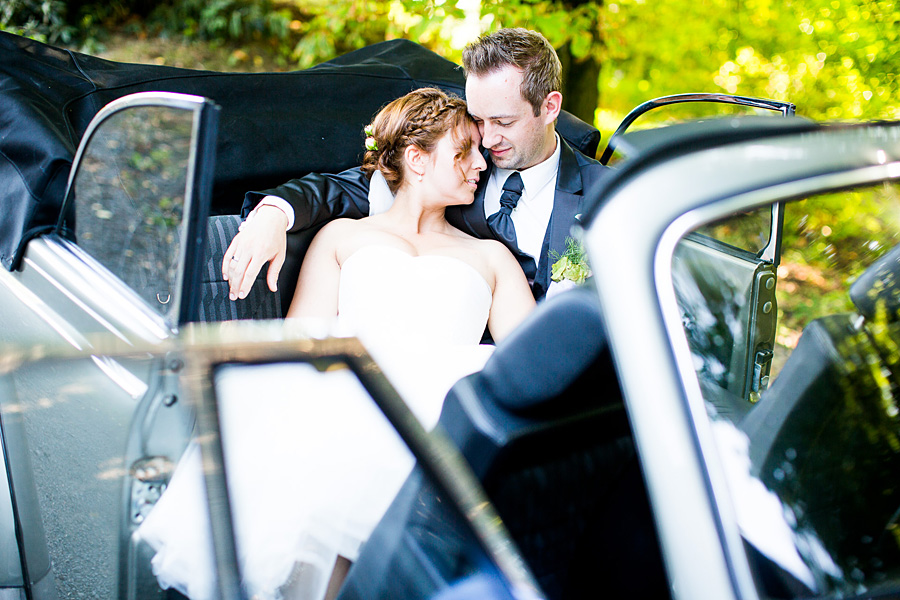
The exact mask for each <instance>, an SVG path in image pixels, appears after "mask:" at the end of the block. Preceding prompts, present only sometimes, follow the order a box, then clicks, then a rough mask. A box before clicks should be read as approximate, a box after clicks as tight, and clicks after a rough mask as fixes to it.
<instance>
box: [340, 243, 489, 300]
mask: <svg viewBox="0 0 900 600" xmlns="http://www.w3.org/2000/svg"><path fill="white" fill-rule="evenodd" d="M364 250H388V251H393V252H396V253H398V254H402V255H403V256H405V257H407V258H409V259H419V258H421V259H439V260H440V259H444V260H449V261H452V262H454V263H457V264H460V265H462V266H464V267H465V268H467V269H469V270H470V271H472V272H473V273H475V274H476V275H477V276H478V279H479V280H480V281H481V282H482V283H484V285H485V287H486V288H487V292H488V294H489V295H491V296H493V295H494V292H493V290H492V289H491V284H490V283H488V280H487V279H485V278H484V275H482V274H481V271H479V270H478V269H476V268H475V267H473V266H472V265H470V264H469V263H467V262H466V261H464V260H463V259H461V258H458V257H456V256H449V255H447V254H410V253H409V252H406V251H405V250H401V249H400V248H397V247H396V246H391V245H389V244H367V245H365V246H360V247H359V248H357V249H356V250H354V251H353V252H352V253H351V254H350V256H348V257H347V258H345V259H344V262H343V263H342V264H341V269H342V270H343V268H344V267H345V266H346V265H347V263H348V262H350V260H351V259H352V258H353V257H354V256H356V255H357V254H360V253H362V252H363V251H364Z"/></svg>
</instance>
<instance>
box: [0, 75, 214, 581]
mask: <svg viewBox="0 0 900 600" xmlns="http://www.w3.org/2000/svg"><path fill="white" fill-rule="evenodd" d="M217 114H218V109H217V107H216V106H215V105H214V104H213V103H211V102H210V101H208V100H206V99H204V98H200V97H197V96H187V95H184V94H169V93H142V94H136V95H132V96H127V97H123V98H120V99H118V100H116V101H114V102H112V103H111V104H109V105H108V106H106V107H105V108H103V109H102V110H101V111H100V112H98V113H97V115H96V117H95V118H94V119H93V121H92V122H91V124H90V126H89V127H88V128H87V130H86V132H85V135H84V136H83V138H82V140H81V143H80V145H79V147H78V151H77V153H76V156H75V160H74V163H73V166H72V168H71V171H70V175H69V181H68V190H67V192H66V195H65V200H64V202H63V203H62V204H61V208H59V216H58V221H57V225H56V226H55V228H54V229H53V230H52V231H49V232H46V233H44V234H43V235H38V236H37V237H33V238H31V239H30V240H28V241H27V247H26V249H25V251H24V253H23V258H22V261H21V265H20V267H19V269H18V270H16V271H12V272H9V273H6V272H4V273H3V274H2V275H3V278H2V281H0V284H2V285H0V301H2V303H3V306H4V310H5V311H7V315H10V316H11V315H15V316H16V318H15V319H13V318H10V319H9V322H10V323H12V324H14V325H13V326H12V327H11V328H10V329H9V330H8V331H6V332H5V337H6V345H7V347H10V346H12V347H29V348H32V349H34V350H33V353H36V354H37V355H41V354H43V353H45V352H50V350H49V349H52V348H66V349H68V351H69V352H72V353H75V354H76V355H77V356H78V358H76V359H73V360H67V361H63V362H59V361H40V362H35V363H31V362H28V361H24V362H22V361H19V359H14V358H11V359H10V360H12V362H10V363H9V364H8V365H7V366H8V367H9V368H6V369H4V370H3V372H2V373H0V428H2V439H3V450H4V452H5V455H6V456H5V458H6V465H7V471H8V473H7V476H8V482H9V488H10V505H11V507H12V511H11V519H10V529H11V531H10V532H7V533H9V535H8V536H6V535H4V537H3V540H4V543H7V544H8V545H10V546H11V548H9V549H8V550H9V555H10V556H16V557H17V558H18V559H19V560H18V564H17V571H19V574H18V581H15V580H14V579H15V578H11V579H10V581H9V585H19V586H21V588H22V589H23V591H24V593H25V596H23V597H27V598H56V597H58V596H59V597H78V596H84V595H89V596H98V597H115V596H116V595H117V591H116V589H117V577H116V570H115V565H117V564H118V560H119V556H120V552H119V549H120V546H119V541H120V540H119V533H120V530H121V522H120V518H119V516H120V512H121V506H122V497H123V490H124V493H125V495H126V496H128V497H129V498H133V500H129V503H130V504H131V505H133V507H134V510H133V511H132V514H131V515H129V517H128V519H140V516H141V507H142V503H143V502H145V501H146V498H147V497H148V496H152V495H153V494H154V493H155V491H154V489H153V484H152V482H150V483H148V481H147V477H146V475H145V474H146V473H147V469H146V468H141V466H142V465H140V464H138V461H139V459H140V458H143V457H146V456H156V457H160V461H158V464H160V465H163V466H164V465H165V464H167V463H166V461H167V460H170V457H173V458H174V457H177V456H178V454H179V453H180V452H181V450H182V449H183V448H184V445H185V444H186V443H187V438H188V436H189V435H190V432H191V428H192V416H191V414H190V411H188V410H187V409H186V407H183V406H181V404H180V403H178V402H177V399H178V397H179V391H178V383H177V376H174V375H173V362H172V361H173V360H174V358H172V357H167V356H166V355H165V354H164V353H163V354H153V353H150V352H143V353H137V354H132V355H129V356H119V357H114V356H110V355H109V354H108V353H105V352H104V350H103V347H102V346H103V343H102V340H103V339H105V338H107V337H112V338H115V339H117V340H119V342H120V343H122V344H124V345H126V346H130V347H136V348H140V347H143V348H154V347H157V346H159V345H160V344H163V343H164V342H165V341H166V340H168V339H170V338H171V337H172V336H173V335H176V333H177V331H178V329H179V327H180V326H181V325H182V324H183V323H185V322H187V321H189V320H191V319H192V318H193V316H194V315H193V311H195V310H196V306H197V304H198V303H197V301H196V298H197V294H198V293H199V285H198V266H199V263H200V261H201V260H202V258H203V254H204V247H205V235H206V222H207V217H208V212H209V200H210V191H211V176H212V165H213V158H214V154H215V151H214V148H215V146H214V140H215V136H216V124H217V118H218V117H217ZM57 206H60V205H59V204H58V205H57ZM13 551H14V552H13ZM51 565H52V567H51ZM4 587H6V583H5V582H4Z"/></svg>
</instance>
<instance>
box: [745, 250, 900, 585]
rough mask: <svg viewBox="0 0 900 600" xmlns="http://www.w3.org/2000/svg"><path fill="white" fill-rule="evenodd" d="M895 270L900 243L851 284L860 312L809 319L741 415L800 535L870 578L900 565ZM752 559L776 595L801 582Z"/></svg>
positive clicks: (899, 339)
mask: <svg viewBox="0 0 900 600" xmlns="http://www.w3.org/2000/svg"><path fill="white" fill-rule="evenodd" d="M898 276H900V246H898V247H896V248H894V249H893V250H891V251H890V252H888V253H887V254H886V255H885V256H883V257H882V258H881V259H879V260H878V261H876V262H875V263H874V264H873V265H872V266H870V267H869V268H868V269H867V270H866V271H865V272H864V273H863V274H862V275H861V276H860V277H859V278H858V279H857V280H856V282H855V283H854V284H853V286H852V287H851V289H850V299H851V300H852V302H853V303H854V306H855V307H856V309H857V311H858V313H856V314H854V313H844V314H836V315H829V316H825V317H821V318H818V319H815V320H813V321H812V322H810V323H809V325H807V326H806V328H805V329H804V330H803V334H802V335H801V337H800V340H799V342H798V343H797V347H796V348H795V349H794V351H793V352H792V353H791V355H790V357H789V358H788V360H787V361H786V362H785V365H784V367H783V369H782V370H781V372H780V373H779V375H778V377H777V378H776V379H775V381H774V382H773V384H772V386H771V387H770V388H769V389H768V390H767V391H766V392H764V393H763V395H762V397H761V399H760V402H759V403H758V404H757V405H756V406H755V407H754V408H753V409H752V410H751V411H750V412H749V414H748V415H747V416H746V417H745V418H744V419H743V421H741V423H740V427H741V429H742V430H743V431H744V432H745V433H746V434H747V436H748V438H749V439H750V459H751V463H752V468H751V473H752V474H753V475H754V476H755V477H757V478H758V479H760V480H761V481H762V482H763V483H764V484H765V485H766V487H767V488H768V489H770V490H772V491H774V492H775V493H776V494H777V495H778V497H779V498H781V500H782V502H783V503H784V504H785V511H786V512H789V513H791V514H793V515H794V516H793V517H792V518H794V519H795V520H796V521H797V522H796V524H795V527H796V529H797V530H798V531H801V532H807V533H803V534H802V536H808V535H814V536H815V538H816V539H817V543H821V544H822V546H823V549H824V551H825V552H827V555H828V556H829V557H830V558H829V560H834V561H835V563H836V565H837V567H838V568H839V569H843V570H844V571H845V572H851V571H854V569H860V570H859V572H860V573H862V572H866V573H867V578H868V577H874V578H876V579H877V577H879V575H877V573H878V572H881V573H882V574H886V573H887V571H888V570H891V569H893V570H894V571H895V572H896V570H897V568H898V567H900V545H898V544H897V542H896V541H895V540H894V539H893V537H892V536H891V535H890V533H889V530H891V529H892V528H894V527H896V525H892V523H896V519H897V512H896V511H897V506H898V505H900V488H897V486H896V485H895V482H896V481H900V428H898V420H897V414H896V412H897V408H896V406H897V397H898V391H900V352H898V349H900V320H898V318H897V316H898V309H900V277H898ZM891 473H893V475H891ZM809 532H812V534H810V533H809ZM798 535H799V534H798ZM802 536H801V537H802ZM801 545H804V544H803V543H802V542H801ZM813 560H815V559H813ZM757 563H758V570H759V572H760V573H759V574H760V577H762V578H763V579H764V580H765V582H766V585H767V591H769V593H771V594H772V595H773V596H774V597H787V596H791V595H793V594H795V593H797V592H796V590H797V589H798V582H796V581H794V580H793V579H792V578H791V577H790V576H788V575H787V574H786V573H785V572H783V571H782V570H780V569H779V568H778V567H777V565H773V564H771V562H770V561H767V560H760V561H757ZM892 576H895V575H892ZM872 580H875V579H872ZM859 584H861V583H859ZM859 584H858V583H856V582H852V585H859ZM804 593H806V594H809V593H810V592H809V591H808V590H806V591H805V592H804Z"/></svg>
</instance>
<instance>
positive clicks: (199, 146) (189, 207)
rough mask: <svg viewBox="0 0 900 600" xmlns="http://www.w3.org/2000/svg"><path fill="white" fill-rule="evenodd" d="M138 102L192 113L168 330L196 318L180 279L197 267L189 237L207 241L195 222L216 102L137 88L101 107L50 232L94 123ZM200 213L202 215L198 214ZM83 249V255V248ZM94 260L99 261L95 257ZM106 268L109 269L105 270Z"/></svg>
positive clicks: (210, 157) (63, 213)
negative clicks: (192, 261) (192, 262)
mask: <svg viewBox="0 0 900 600" xmlns="http://www.w3.org/2000/svg"><path fill="white" fill-rule="evenodd" d="M139 107H163V108H166V107H168V108H172V109H177V110H186V111H189V112H191V113H192V114H193V118H192V124H191V142H190V149H189V154H188V164H187V165H186V167H187V173H186V176H185V190H184V207H183V209H182V215H183V220H182V223H181V227H182V233H181V240H180V246H179V249H178V270H177V272H176V281H175V283H176V289H175V291H174V293H173V295H172V300H173V301H174V302H175V307H176V308H175V314H174V316H171V315H167V316H164V317H162V321H163V322H164V323H165V324H166V326H167V327H168V328H169V329H170V330H172V331H175V330H177V328H178V326H179V325H183V324H184V323H186V322H189V321H193V320H196V319H195V317H196V314H195V313H196V310H197V300H198V296H197V294H199V291H197V290H193V289H188V290H187V292H188V293H187V294H186V293H185V285H184V284H185V283H186V281H187V279H188V278H191V279H193V274H194V273H195V272H196V270H197V267H196V266H194V265H188V264H187V257H188V252H189V247H190V246H191V244H192V243H193V242H194V241H196V242H197V245H198V246H200V247H202V246H203V243H205V240H206V223H205V222H203V223H200V222H199V221H201V220H203V219H199V218H198V217H204V216H206V215H208V213H209V202H208V201H209V196H210V192H211V189H212V177H213V172H212V171H213V168H214V154H215V149H214V142H215V137H216V134H217V124H216V117H215V113H216V112H217V111H218V107H217V106H216V105H215V103H213V102H212V101H211V100H209V99H208V98H204V97H202V96H195V95H191V94H180V93H174V92H138V93H135V94H129V95H127V96H123V97H121V98H117V99H116V100H113V101H112V102H110V103H109V104H107V105H105V106H104V107H103V108H101V109H100V110H99V111H98V112H97V114H96V115H94V117H93V118H92V119H91V121H90V123H89V124H88V126H87V128H86V129H85V132H84V134H83V135H82V137H81V142H80V143H79V144H78V149H77V151H76V152H75V158H74V159H73V161H72V168H71V169H70V170H69V178H68V181H67V183H66V193H65V196H64V197H63V203H62V206H61V208H60V214H59V219H58V221H57V224H56V228H55V230H54V232H55V233H56V234H57V235H60V236H61V237H65V233H64V230H65V226H66V217H67V215H68V212H69V210H70V202H71V201H72V197H73V184H74V182H75V179H76V177H77V176H78V172H79V170H80V168H81V163H82V159H83V157H84V154H85V152H86V150H87V147H88V145H89V144H90V142H91V140H92V138H93V136H94V134H95V133H96V132H97V130H98V128H99V127H100V126H101V125H102V124H103V123H104V122H105V121H106V120H107V119H108V118H110V117H112V116H113V115H115V114H117V113H119V112H121V111H124V110H129V109H133V108H139ZM204 196H205V200H206V205H205V206H204V207H203V210H202V211H198V210H197V208H196V205H197V203H198V202H201V201H203V200H204ZM201 212H202V214H199V213H201ZM83 254H85V255H86V254H87V253H83ZM94 263H95V264H100V263H99V261H96V260H95V261H94ZM104 268H105V267H104ZM106 270H107V272H110V271H109V270H108V269H106ZM110 274H111V275H112V276H113V277H116V278H117V279H118V276H117V275H116V274H115V273H112V272H110ZM141 302H142V303H144V304H147V301H146V300H144V299H141Z"/></svg>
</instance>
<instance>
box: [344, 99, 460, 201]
mask: <svg viewBox="0 0 900 600" xmlns="http://www.w3.org/2000/svg"><path fill="white" fill-rule="evenodd" d="M471 122H472V118H471V117H470V116H469V113H468V112H467V111H466V103H465V101H463V100H462V99H461V98H457V97H456V96H450V95H448V94H446V93H444V92H443V91H441V90H439V89H436V88H421V89H418V90H415V91H412V92H410V93H408V94H407V95H405V96H403V97H401V98H397V99H396V100H394V101H393V102H391V103H390V104H388V105H387V106H385V107H384V108H382V109H381V111H379V113H378V114H377V115H375V119H374V120H373V121H372V124H371V125H370V126H369V127H367V128H366V129H367V133H368V134H369V136H370V139H369V140H367V144H366V146H367V148H368V149H367V150H366V155H365V157H364V158H363V164H362V170H363V172H364V173H365V174H366V175H368V176H370V177H371V175H372V173H373V172H374V171H375V170H376V169H378V170H379V171H381V173H382V174H383V175H384V178H385V180H386V181H387V184H388V187H389V188H390V189H391V192H393V193H395V194H396V193H397V190H398V189H399V188H400V184H401V183H403V174H404V166H403V165H404V163H403V151H404V150H405V149H406V147H407V146H416V147H417V148H419V149H420V150H422V151H424V152H431V151H432V150H434V148H435V146H436V145H437V142H438V140H440V139H441V137H443V135H444V134H445V133H447V132H448V131H457V130H459V129H460V127H461V126H462V125H464V124H466V123H471ZM373 142H374V143H373ZM373 148H374V149H373ZM461 150H466V151H467V150H468V148H461ZM461 155H462V152H460V153H459V154H458V155H457V159H459V158H460V156H461Z"/></svg>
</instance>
